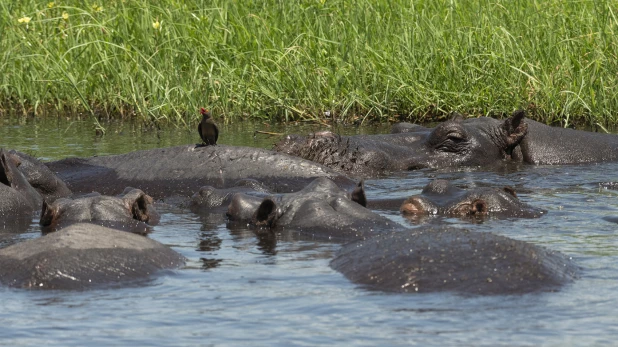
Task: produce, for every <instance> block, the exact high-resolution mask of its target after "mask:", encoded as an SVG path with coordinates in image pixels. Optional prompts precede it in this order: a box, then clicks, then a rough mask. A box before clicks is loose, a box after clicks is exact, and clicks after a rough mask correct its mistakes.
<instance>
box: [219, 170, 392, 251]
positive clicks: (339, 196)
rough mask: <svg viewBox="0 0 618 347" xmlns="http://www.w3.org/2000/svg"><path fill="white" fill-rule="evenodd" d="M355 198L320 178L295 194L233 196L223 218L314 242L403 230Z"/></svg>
mask: <svg viewBox="0 0 618 347" xmlns="http://www.w3.org/2000/svg"><path fill="white" fill-rule="evenodd" d="M359 195H362V194H361V193H360V192H358V191H357V192H356V193H355V194H351V193H350V192H348V191H346V190H344V189H341V188H340V187H338V186H337V184H336V183H335V182H333V181H332V180H330V179H328V178H325V177H320V178H316V179H315V180H314V181H313V182H311V183H310V184H308V185H307V186H306V187H305V188H303V189H302V190H300V191H298V192H295V193H287V194H275V195H270V196H267V197H262V196H255V195H248V194H243V193H236V194H234V195H233V197H232V199H231V202H230V204H229V206H228V210H227V216H228V218H229V219H230V220H231V221H242V222H249V223H250V224H252V225H254V226H257V227H260V228H264V229H266V230H270V229H277V230H281V229H293V230H296V231H298V232H299V233H300V234H303V235H305V236H309V237H311V238H314V239H321V240H330V241H342V242H343V241H348V240H357V239H363V238H366V237H370V236H372V235H374V234H378V233H381V232H387V231H393V230H403V229H404V228H403V226H400V225H398V224H397V223H395V222H393V221H391V220H389V219H388V218H386V217H382V216H380V215H379V214H377V213H374V212H372V211H371V210H369V209H367V208H365V207H363V206H362V205H361V204H359V202H358V201H357V200H356V199H355V200H353V199H352V196H359Z"/></svg>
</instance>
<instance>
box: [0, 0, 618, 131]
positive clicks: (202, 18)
mask: <svg viewBox="0 0 618 347" xmlns="http://www.w3.org/2000/svg"><path fill="white" fill-rule="evenodd" d="M76 4H78V5H76ZM617 16H618V4H617V3H616V2H615V1H603V0H589V1H585V0H584V1H564V0H543V1H540V0H538V1H537V0H525V1H524V0H504V1H502V0H492V1H487V0H476V1H457V0H417V1H411V0H407V1H404V0H371V1H370V0H358V1H349V0H313V1H309V0H296V1H284V0H263V1H257V0H246V1H230V0H212V1H200V0H184V1H183V0H161V1H156V2H151V3H145V2H144V1H137V0H124V1H111V2H102V1H79V2H77V1H54V2H50V3H48V2H41V1H34V0H22V1H9V0H0V33H2V34H1V35H0V47H1V48H0V49H1V51H0V110H1V111H0V112H2V113H4V114H6V113H15V112H17V113H20V114H22V113H23V114H32V113H34V114H37V115H45V114H68V115H74V116H80V115H82V114H85V115H86V116H89V117H93V119H95V120H96V119H100V118H107V117H111V118H114V117H133V118H137V119H141V120H144V121H148V122H150V121H170V122H174V123H177V124H184V123H189V122H190V123H191V124H193V123H194V122H195V121H196V119H198V112H197V110H198V108H199V107H202V106H204V107H207V108H210V109H212V110H213V114H214V115H215V117H217V118H218V119H220V121H234V120H240V119H245V118H258V119H268V120H272V121H324V120H329V119H330V118H333V119H334V120H340V121H347V122H352V121H356V122H366V121H391V120H398V119H411V120H415V121H420V122H423V121H429V120H439V119H442V118H444V117H445V116H446V115H447V114H448V113H449V112H450V111H452V110H458V111H460V112H463V113H467V114H470V115H472V116H478V115H499V114H503V113H505V112H510V111H512V110H513V109H516V108H522V107H523V108H528V109H529V110H530V115H531V117H532V118H535V119H537V120H540V121H543V122H546V123H559V124H561V125H563V126H569V125H572V124H578V123H579V124H588V125H590V124H598V125H600V126H603V127H608V126H610V127H612V126H613V125H614V124H615V122H616V117H617V113H616V110H618V93H616V92H615V91H616V90H617V88H616V87H617V81H618V74H617V71H618V66H617V62H618V59H617V56H618V47H617V44H618V40H616V39H615V38H616V37H618V36H617V34H618V32H617V31H618V19H617ZM27 18H29V20H28V19H27Z"/></svg>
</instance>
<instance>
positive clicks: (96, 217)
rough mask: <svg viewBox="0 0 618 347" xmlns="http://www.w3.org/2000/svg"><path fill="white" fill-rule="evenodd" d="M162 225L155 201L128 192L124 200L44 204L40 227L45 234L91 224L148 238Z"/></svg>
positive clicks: (136, 191) (103, 198) (95, 198)
mask: <svg viewBox="0 0 618 347" xmlns="http://www.w3.org/2000/svg"><path fill="white" fill-rule="evenodd" d="M158 221H159V214H158V213H157V211H156V210H155V208H154V206H153V199H152V198H151V197H150V196H148V195H146V194H145V193H144V192H142V191H141V190H139V189H133V188H127V189H126V190H125V192H124V193H123V194H122V195H121V196H120V197H115V196H103V195H99V194H96V193H95V194H90V195H89V196H85V197H81V198H76V199H69V198H61V199H57V200H56V201H54V202H53V203H51V204H47V203H43V211H42V213H41V220H40V224H41V226H43V232H45V233H47V232H52V231H58V230H61V229H63V228H66V227H68V226H70V225H72V224H75V223H90V224H97V225H101V226H105V227H109V228H113V229H118V230H123V231H129V232H132V233H136V234H143V235H145V234H147V233H149V232H150V231H151V228H150V227H151V226H153V225H156V224H157V223H158Z"/></svg>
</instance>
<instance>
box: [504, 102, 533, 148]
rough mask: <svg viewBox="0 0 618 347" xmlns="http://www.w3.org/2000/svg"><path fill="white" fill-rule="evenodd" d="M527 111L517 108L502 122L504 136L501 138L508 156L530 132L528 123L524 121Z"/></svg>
mask: <svg viewBox="0 0 618 347" xmlns="http://www.w3.org/2000/svg"><path fill="white" fill-rule="evenodd" d="M525 116H526V111H524V110H517V111H515V112H513V115H511V117H509V118H508V119H506V120H505V121H504V123H502V127H501V129H500V130H501V132H502V138H501V139H500V141H501V142H502V143H501V146H502V150H503V151H504V153H505V154H506V156H508V157H510V156H511V155H512V153H513V150H514V149H515V147H517V146H518V145H519V143H520V142H521V141H522V140H523V139H524V137H526V134H528V124H526V122H524V117H525Z"/></svg>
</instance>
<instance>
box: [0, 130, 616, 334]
mask: <svg viewBox="0 0 618 347" xmlns="http://www.w3.org/2000/svg"><path fill="white" fill-rule="evenodd" d="M50 124H51V125H50ZM67 124H69V123H66V122H55V123H54V122H39V121H37V122H34V121H29V122H26V123H25V124H22V125H19V124H17V125H16V124H15V123H11V124H9V125H7V124H4V125H3V127H2V128H0V146H4V147H9V148H15V149H18V150H23V151H26V152H30V153H32V152H34V153H35V154H36V155H37V156H39V157H43V158H47V159H52V158H62V157H66V156H71V155H78V156H82V155H93V154H97V155H103V154H111V153H120V152H126V151H130V150H134V149H143V148H153V147H161V146H171V145H176V144H182V143H194V142H197V139H196V134H195V131H188V130H184V129H166V130H163V131H160V132H159V131H151V130H147V131H141V129H140V128H139V127H136V126H130V125H127V124H116V125H111V126H110V127H109V129H111V131H110V130H108V134H107V135H106V136H104V137H96V136H95V135H94V131H93V130H92V127H91V125H90V123H88V122H81V123H79V122H76V123H73V124H72V125H71V126H70V127H69V128H68V130H66V129H67ZM114 127H116V128H114ZM264 127H265V126H264V125H263V124H259V123H258V124H245V125H241V126H238V127H237V128H234V127H231V126H230V127H225V128H223V129H225V130H224V131H222V134H223V135H222V138H221V140H222V141H221V142H222V143H223V142H224V143H228V144H236V145H240V144H243V145H252V146H260V147H269V146H270V145H271V144H272V143H273V142H274V141H276V137H275V138H271V137H266V136H261V135H258V136H257V137H256V138H255V139H254V138H253V132H254V131H255V130H266V129H264ZM114 129H116V130H114ZM312 130H319V129H315V127H304V128H302V127H301V128H286V129H283V128H277V127H274V126H272V127H269V128H268V131H287V132H307V131H312ZM114 131H116V132H114ZM341 131H342V132H344V133H346V132H347V133H357V132H359V130H357V129H354V128H348V129H345V131H343V130H341ZM360 131H361V132H373V131H382V132H384V131H386V130H385V129H384V128H381V129H363V130H360ZM232 132H233V133H234V134H235V136H231V135H230V133H232ZM616 172H618V164H611V163H610V164H599V165H572V166H536V167H535V166H521V167H519V168H516V169H515V168H514V169H505V170H501V171H499V172H483V171H479V170H472V169H466V170H457V171H454V172H453V171H432V170H421V171H417V172H409V173H404V174H399V175H396V176H393V177H390V178H386V179H380V180H369V181H367V182H366V188H367V195H368V197H369V198H371V196H381V197H389V196H390V197H405V196H408V195H411V194H415V193H418V192H420V191H421V189H422V188H423V186H424V185H425V184H427V183H428V182H429V181H430V180H431V179H433V178H444V179H451V180H454V182H455V184H457V185H458V186H462V187H474V186H502V185H509V186H513V187H515V189H516V190H517V191H518V195H519V197H520V199H522V200H523V201H525V202H528V203H529V204H531V205H534V206H537V207H540V208H544V209H546V210H548V213H547V215H546V216H544V217H542V218H539V219H527V220H526V219H505V220H499V219H489V220H487V221H485V222H483V223H480V224H471V223H469V222H466V221H463V220H460V219H457V218H442V219H439V220H436V219H435V218H428V219H425V220H424V221H423V223H437V222H439V223H447V224H451V225H454V226H458V227H463V228H469V229H474V230H483V231H491V232H494V233H497V234H502V235H506V236H509V237H512V238H515V239H519V240H525V241H528V242H532V243H535V244H538V245H542V246H545V247H548V248H551V249H555V250H559V251H561V252H563V253H565V254H567V255H569V256H571V257H573V258H574V260H575V262H576V263H577V264H579V265H580V266H581V267H582V269H583V271H582V274H581V278H579V279H578V280H576V281H575V282H574V283H572V284H570V285H567V286H566V287H564V288H563V289H562V290H560V291H559V292H556V293H540V294H527V295H513V296H494V297H465V296H459V295H455V294H450V293H439V294H422V295H414V294H406V295H401V294H385V293H380V292H372V291H368V290H365V289H363V288H360V287H358V286H355V285H354V284H351V283H350V282H349V281H347V280H346V279H345V278H344V277H343V276H342V275H340V274H339V273H337V272H335V271H334V270H332V269H330V268H329V266H328V263H329V260H330V259H331V258H332V256H333V254H334V252H335V251H336V250H337V248H338V246H337V245H335V244H330V243H320V242H310V241H295V240H291V239H288V238H286V237H284V236H283V235H279V237H277V238H275V239H259V238H258V237H256V235H255V234H254V233H253V232H252V231H251V230H248V229H242V228H241V229H234V230H230V229H228V228H227V227H226V225H225V221H224V219H223V218H222V217H217V216H210V217H200V216H197V215H194V214H192V213H190V212H188V211H183V210H177V209H172V208H168V209H164V210H161V211H160V212H162V219H161V223H160V225H158V226H156V227H155V228H154V229H155V231H154V232H153V234H151V237H152V238H154V239H156V240H158V241H160V242H162V243H164V244H167V245H170V246H171V247H172V248H173V249H175V250H176V251H178V252H180V253H181V254H183V255H184V256H185V257H187V258H188V262H187V264H186V266H185V267H184V268H182V269H179V270H177V271H173V272H171V273H169V274H165V275H162V276H158V277H155V278H154V279H153V280H152V281H151V282H149V283H148V284H147V285H145V286H141V287H128V288H122V289H108V290H91V291H84V292H63V291H25V290H16V289H6V288H0V341H1V342H0V344H6V345H11V346H20V345H52V346H53V345H59V346H73V345H74V346H83V345H86V344H88V345H129V344H136V345H159V346H168V345H174V346H185V345H190V346H194V345H207V346H208V345H216V346H238V345H251V346H260V345H267V346H273V345H276V346H290V345H293V346H302V345H318V344H328V345H346V346H348V345H356V346H365V345H369V346H373V345H378V344H380V345H395V346H396V345H412V344H416V345H456V344H457V345H487V346H493V345H509V346H513V345H514V346H532V345H604V344H606V345H609V344H614V342H615V340H616V338H617V337H618V324H617V323H618V314H617V313H618V309H617V307H618V261H617V260H618V236H617V233H616V229H617V227H618V224H616V223H612V222H609V221H606V220H604V219H603V218H604V217H612V216H616V217H618V191H614V190H607V189H603V188H600V186H599V183H600V182H607V181H618V177H616V176H617V175H616ZM381 213H383V214H384V215H385V216H387V217H389V218H392V219H393V220H395V221H397V222H400V223H403V224H405V225H409V226H410V227H417V226H416V225H413V224H410V222H407V221H406V220H404V219H403V218H401V217H400V216H398V215H397V214H396V213H393V212H381ZM39 232H40V231H39V229H38V226H37V225H36V223H33V225H32V226H31V228H30V230H28V231H27V232H25V233H23V234H19V235H9V236H7V235H3V238H2V239H0V243H1V242H3V241H2V240H3V239H7V240H10V241H7V242H9V243H12V242H15V240H16V239H17V240H22V239H27V238H32V237H38V236H39V235H40V234H39ZM5 244H6V243H5Z"/></svg>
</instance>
